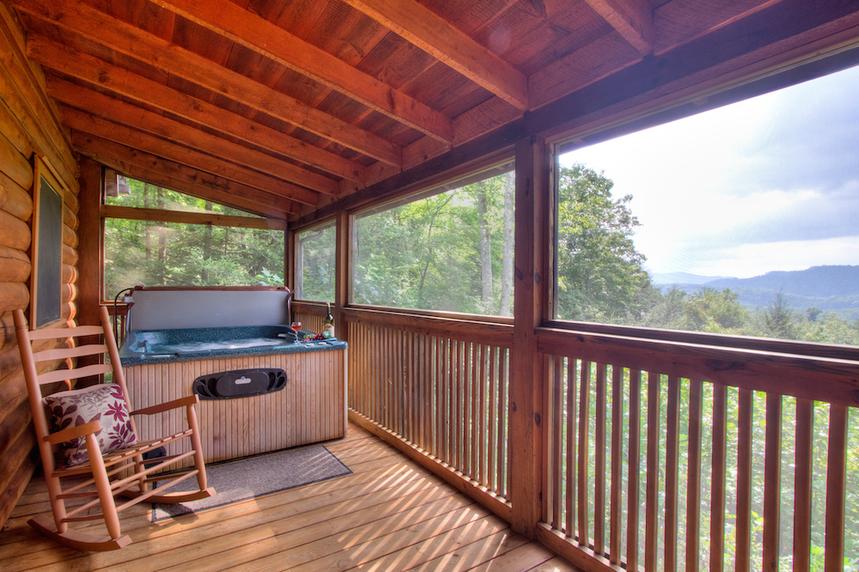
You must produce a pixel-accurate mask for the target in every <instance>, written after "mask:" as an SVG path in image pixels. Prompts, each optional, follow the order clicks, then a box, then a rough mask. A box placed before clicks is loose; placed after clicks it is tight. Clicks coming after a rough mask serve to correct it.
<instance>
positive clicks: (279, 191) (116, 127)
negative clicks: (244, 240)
mask: <svg viewBox="0 0 859 572" xmlns="http://www.w3.org/2000/svg"><path fill="white" fill-rule="evenodd" d="M60 111H61V112H62V115H63V124H64V125H66V126H67V127H69V128H71V129H74V130H75V131H79V132H81V133H87V134H89V135H95V136H97V137H101V138H102V139H107V140H108V141H113V142H115V143H120V144H122V145H126V146H128V147H132V148H134V149H137V150H139V151H145V152H146V153H151V154H152V155H156V156H158V157H162V158H164V159H168V160H170V161H174V162H176V163H181V164H183V165H187V166H189V167H193V168H195V169H198V170H201V171H206V172H208V173H212V174H213V175H218V176H220V177H224V178H225V179H229V180H231V181H235V182H237V183H241V184H243V185H247V186H249V187H254V188H257V189H259V190H261V191H265V192H267V193H270V194H272V195H277V196H281V197H283V198H286V199H291V200H294V201H295V202H298V203H301V204H305V205H311V206H312V205H316V204H318V203H319V196H320V195H319V194H317V193H314V192H313V191H309V190H307V189H305V188H304V187H299V186H297V185H293V184H291V183H287V182H284V181H279V180H277V179H273V178H271V177H268V176H266V175H262V174H260V173H257V172H256V171H253V170H251V169H246V168H244V167H241V166H237V165H234V164H232V163H229V162H227V161H223V160H221V159H218V158H216V157H212V156H211V155H207V154H205V153H201V152H199V151H196V150H194V149H189V148H188V147H183V146H182V145H178V144H176V143H172V142H170V141H165V140H164V139H160V138H158V137H155V136H153V135H149V134H148V133H145V132H143V131H138V130H136V129H134V128H132V127H127V126H125V125H121V124H119V123H114V122H113V121H110V120H107V119H104V118H101V117H98V116H96V115H93V114H91V113H87V112H85V111H81V110H78V109H75V108H73V107H68V106H61V107H60Z"/></svg>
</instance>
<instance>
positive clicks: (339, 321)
mask: <svg viewBox="0 0 859 572" xmlns="http://www.w3.org/2000/svg"><path fill="white" fill-rule="evenodd" d="M351 222H352V221H351V219H350V217H349V213H348V212H346V211H340V212H339V213H337V221H336V225H337V229H336V239H335V240H336V246H335V253H334V259H335V261H336V266H335V268H336V273H335V275H334V323H335V325H336V327H335V332H336V334H337V337H338V338H339V339H341V340H346V339H347V328H346V315H345V313H344V312H343V309H344V308H345V307H346V305H347V304H348V303H349V278H350V276H351V270H350V268H349V258H350V257H349V241H350V237H351V234H352V228H351V226H352V225H351Z"/></svg>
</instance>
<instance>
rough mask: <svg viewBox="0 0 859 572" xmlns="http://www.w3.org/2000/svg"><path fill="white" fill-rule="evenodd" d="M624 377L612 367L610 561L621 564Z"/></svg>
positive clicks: (614, 366)
mask: <svg viewBox="0 0 859 572" xmlns="http://www.w3.org/2000/svg"><path fill="white" fill-rule="evenodd" d="M622 449H623V377H622V376H621V368H619V367H618V366H616V365H612V366H611V507H610V508H609V511H610V513H609V529H610V539H609V549H608V552H609V560H610V561H611V563H612V564H619V563H620V534H621V532H620V526H621V524H620V516H621V512H622V511H623V507H622V506H621V488H622V487H621V471H622V464H623V459H622V455H623V451H622Z"/></svg>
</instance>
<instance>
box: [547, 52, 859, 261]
mask: <svg viewBox="0 0 859 572" xmlns="http://www.w3.org/2000/svg"><path fill="white" fill-rule="evenodd" d="M856 93H859V67H855V68H852V69H850V70H846V71H843V72H840V73H837V74H833V75H831V76H827V77H824V78H819V79H817V80H812V81H810V82H806V83H803V84H799V85H796V86H792V87H789V88H786V89H783V90H780V91H777V92H773V93H770V94H766V95H763V96H759V97H756V98H753V99H750V100H746V101H743V102H739V103H736V104H733V105H730V106H726V107H723V108H719V109H715V110H711V111H707V112H704V113H701V114H698V115H695V116H691V117H688V118H684V119H681V120H677V121H673V122H671V123H667V124H664V125H661V126H658V127H654V128H651V129H647V130H644V131H640V132H638V133H633V134H630V135H627V136H624V137H619V138H617V139H614V140H611V141H606V142H604V143H599V144H596V145H593V146H591V147H587V148H584V149H580V150H576V151H573V152H571V153H568V154H567V155H565V156H564V157H562V159H561V163H562V164H571V163H583V164H585V165H587V166H589V167H591V168H594V169H595V170H597V171H602V172H604V174H605V175H606V176H607V177H609V178H610V179H612V180H613V181H614V182H615V187H614V190H613V192H614V193H615V195H616V196H623V195H627V194H629V195H632V196H633V200H632V202H631V207H632V209H633V212H634V214H635V215H636V216H637V217H638V218H639V220H640V221H641V223H642V226H641V227H640V228H639V229H638V231H637V232H636V245H637V247H638V248H639V250H640V251H642V252H643V253H644V254H645V255H646V256H647V258H648V266H649V267H650V268H652V269H653V270H654V271H657V272H671V271H690V272H693V271H699V272H700V269H701V268H704V267H706V268H710V269H711V271H710V273H714V274H721V275H745V273H746V272H747V269H750V268H755V269H757V270H756V271H755V273H763V272H767V271H770V270H781V269H785V270H787V269H797V268H807V267H808V266H813V265H817V264H824V263H836V262H833V260H834V259H837V263H841V264H845V263H854V264H859V248H854V249H852V250H851V249H850V248H842V247H844V245H852V246H857V245H859V238H857V237H859V223H857V221H859V105H856V100H857V99H856V95H855V94H856ZM779 245H780V246H779ZM808 245H816V246H813V247H811V246H808ZM826 248H833V249H835V250H833V251H832V252H829V251H828V250H825V249H826ZM836 251H837V253H836ZM833 253H834V254H833ZM788 266H790V268H788Z"/></svg>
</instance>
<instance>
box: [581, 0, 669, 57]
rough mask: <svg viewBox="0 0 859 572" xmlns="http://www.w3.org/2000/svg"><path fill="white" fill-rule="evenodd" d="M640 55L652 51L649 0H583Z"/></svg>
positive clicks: (651, 12) (651, 21)
mask: <svg viewBox="0 0 859 572" xmlns="http://www.w3.org/2000/svg"><path fill="white" fill-rule="evenodd" d="M585 2H587V4H588V6H590V7H591V8H592V9H593V10H594V12H596V13H597V14H599V15H600V16H601V17H602V18H603V19H604V20H605V21H606V22H608V23H609V25H610V26H611V27H612V28H614V29H615V31H616V32H617V33H618V34H620V35H621V36H622V37H623V39H624V40H626V41H627V42H628V43H629V44H630V45H631V46H632V47H634V48H635V49H636V50H638V52H639V53H640V54H641V55H647V54H650V53H652V52H653V43H654V42H653V9H652V8H651V6H650V2H649V0H585Z"/></svg>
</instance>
